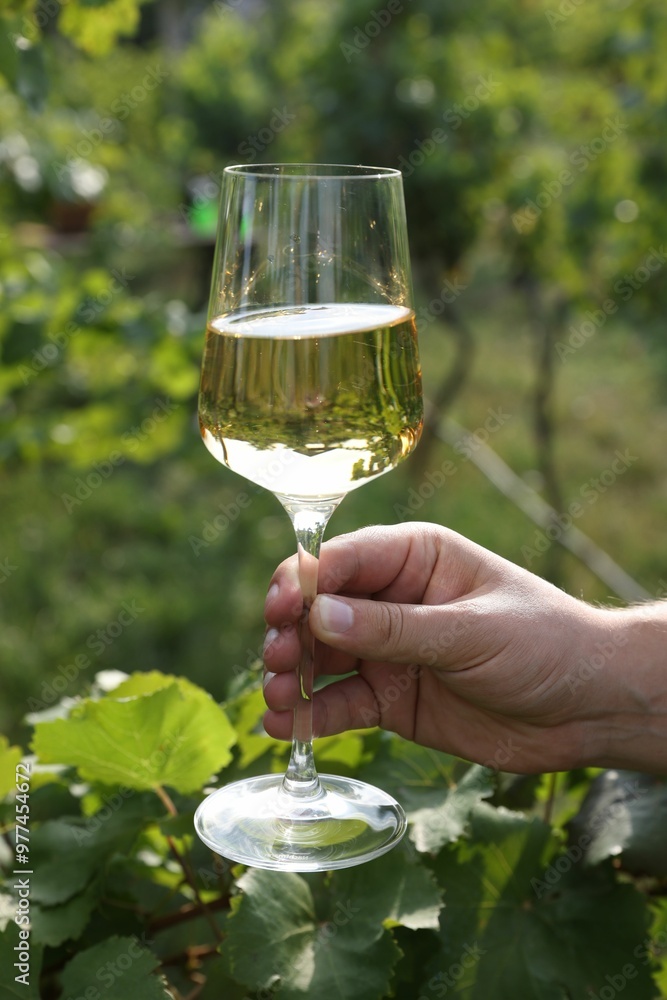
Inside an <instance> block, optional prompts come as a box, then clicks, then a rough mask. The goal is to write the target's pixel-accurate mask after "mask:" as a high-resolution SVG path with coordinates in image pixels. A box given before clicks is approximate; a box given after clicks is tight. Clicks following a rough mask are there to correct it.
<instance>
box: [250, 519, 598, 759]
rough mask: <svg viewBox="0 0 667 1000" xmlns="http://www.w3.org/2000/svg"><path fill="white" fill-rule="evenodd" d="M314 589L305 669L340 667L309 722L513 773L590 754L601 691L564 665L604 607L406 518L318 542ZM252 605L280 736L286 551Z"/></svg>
mask: <svg viewBox="0 0 667 1000" xmlns="http://www.w3.org/2000/svg"><path fill="white" fill-rule="evenodd" d="M319 590H320V596H318V597H317V598H316V599H315V601H314V603H313V606H312V608H311V610H310V617H309V624H310V629H311V632H312V633H313V635H314V636H315V637H316V639H317V640H318V642H317V646H316V656H315V661H316V664H317V673H318V674H319V675H322V674H328V675H334V676H336V675H350V676H344V677H342V679H340V680H338V681H335V682H333V683H331V684H329V685H328V686H326V687H324V688H323V689H321V690H319V691H317V692H316V693H315V695H314V699H313V722H314V731H315V734H316V735H318V736H326V735H331V734H333V733H339V732H342V731H344V730H346V729H355V728H362V727H365V726H373V725H380V726H382V727H383V728H385V729H389V730H392V731H393V732H396V733H398V734H399V735H401V736H403V737H406V738H407V739H411V740H415V741H416V742H418V743H421V744H423V745H424V746H428V747H433V748H436V749H438V750H444V751H447V752H449V753H453V754H456V755H458V756H461V757H464V758H466V759H469V760H475V761H478V762H480V763H485V764H487V765H488V766H493V767H496V768H502V769H503V770H509V771H515V772H518V773H534V772H540V771H545V770H548V771H553V770H564V769H568V768H572V767H576V766H581V765H583V764H585V763H592V762H593V761H594V759H595V756H596V753H598V754H599V753H602V751H601V750H600V746H599V733H598V730H599V724H598V723H599V720H600V719H601V718H603V717H604V714H605V712H606V711H607V710H608V709H609V708H611V701H613V694H612V693H611V692H609V691H605V690H603V691H602V692H599V691H598V694H597V697H596V699H592V698H590V697H588V698H586V697H581V696H579V695H578V694H577V691H576V684H575V685H573V683H572V677H573V673H572V668H573V665H574V664H576V663H577V662H578V661H579V660H581V659H582V658H584V659H585V658H586V656H591V655H592V654H593V653H594V651H595V650H596V649H597V648H598V647H599V646H600V644H604V643H605V642H607V643H609V640H610V638H611V637H612V636H613V634H614V629H615V628H616V627H617V626H616V617H615V616H616V613H615V612H614V611H607V610H605V609H599V608H594V607H592V606H590V605H587V604H585V603H583V602H582V601H578V600H576V599H575V598H573V597H570V596H568V595H567V594H565V593H563V592H562V591H560V590H558V589H557V588H556V587H554V586H552V585H551V584H549V583H547V582H546V581H544V580H542V579H540V578H539V577H537V576H534V575H533V574H532V573H529V572H528V571H527V570H524V569H521V568H520V567H518V566H515V565H514V564H513V563H510V562H508V561H506V560H504V559H502V558H501V557H499V556H496V555H494V554H493V553H491V552H488V551H487V550H485V549H484V548H482V547H481V546H479V545H476V544H475V543H473V542H471V541H469V540H468V539H465V538H463V537H462V536H461V535H458V534H456V533H455V532H453V531H449V530H448V529H446V528H443V527H440V526H439V525H435V524H418V523H414V522H412V523H409V524H403V525H399V526H395V527H374V528H366V529H364V530H362V531H358V532H355V533H353V534H350V535H344V536H340V537H338V538H335V539H333V540H332V541H330V542H327V543H326V544H325V545H324V546H323V547H322V554H321V559H320V572H319ZM323 592H324V593H323ZM332 594H335V595H337V596H335V597H332V596H328V595H332ZM265 610H266V621H267V623H268V625H269V631H268V633H267V642H266V646H265V664H266V666H267V669H268V671H269V673H267V679H266V682H265V698H266V702H267V705H268V707H269V710H268V711H267V713H266V715H265V720H264V724H265V728H266V730H267V732H268V733H269V734H270V735H271V736H274V737H276V738H278V739H289V737H290V735H291V730H292V717H293V716H292V710H293V709H294V707H295V705H296V703H297V700H298V697H299V686H298V678H297V676H296V673H295V669H294V668H295V665H296V663H297V662H298V655H299V649H298V645H299V643H298V634H297V630H296V627H295V626H296V623H297V622H298V620H299V617H300V615H301V611H302V601H301V592H300V588H299V581H298V575H297V562H296V557H292V558H290V559H288V560H286V561H285V562H283V563H282V564H281V565H280V566H279V567H278V569H277V571H276V573H275V574H274V577H273V580H272V584H271V587H270V589H269V594H268V596H267V600H266V609H265ZM596 687H597V685H596ZM608 701H609V702H610V704H609V705H607V702H608Z"/></svg>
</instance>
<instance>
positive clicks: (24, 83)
mask: <svg viewBox="0 0 667 1000" xmlns="http://www.w3.org/2000/svg"><path fill="white" fill-rule="evenodd" d="M16 92H17V94H19V96H20V97H22V98H23V100H24V101H25V102H26V104H27V105H28V107H29V108H30V110H31V111H41V110H42V108H43V107H44V101H45V100H46V96H47V94H48V92H49V79H48V76H47V74H46V65H45V62H44V51H43V49H42V46H41V45H30V46H29V47H28V48H25V49H20V50H19V54H18V63H17V68H16Z"/></svg>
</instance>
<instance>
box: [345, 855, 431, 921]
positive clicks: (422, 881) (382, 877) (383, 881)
mask: <svg viewBox="0 0 667 1000" xmlns="http://www.w3.org/2000/svg"><path fill="white" fill-rule="evenodd" d="M332 886H335V888H336V891H337V892H338V894H339V895H340V896H341V898H349V899H350V900H354V901H355V904H356V903H358V902H360V903H361V904H362V906H363V912H364V914H365V919H366V922H367V923H369V924H370V925H371V926H376V927H377V935H378V936H380V933H381V929H382V927H383V926H388V927H392V926H401V927H408V928H410V929H411V930H420V929H422V928H430V929H434V930H437V929H438V927H439V921H438V916H439V913H440V910H441V909H442V890H441V889H440V887H439V886H438V883H437V882H436V880H435V878H434V876H433V875H432V873H431V872H430V871H429V870H428V869H427V868H426V867H425V866H424V865H423V864H422V863H421V862H420V859H419V855H417V854H416V852H415V850H414V848H411V847H410V844H409V843H408V844H405V843H403V844H401V845H399V846H398V847H396V848H394V850H393V851H389V852H388V853H387V854H385V855H383V856H382V857H381V858H376V859H375V861H371V862H369V863H368V864H365V865H358V866H357V867H355V868H348V869H346V870H342V871H339V872H336V873H335V874H334V876H333V878H332Z"/></svg>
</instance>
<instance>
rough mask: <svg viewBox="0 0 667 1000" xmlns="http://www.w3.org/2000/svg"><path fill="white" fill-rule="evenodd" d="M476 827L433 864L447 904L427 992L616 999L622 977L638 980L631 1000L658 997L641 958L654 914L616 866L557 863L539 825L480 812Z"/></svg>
mask: <svg viewBox="0 0 667 1000" xmlns="http://www.w3.org/2000/svg"><path fill="white" fill-rule="evenodd" d="M470 827H471V829H470V838H469V839H468V840H461V841H460V842H459V843H458V844H457V845H456V846H450V847H448V848H446V849H445V850H444V851H443V852H442V853H441V855H440V856H439V858H438V859H437V862H436V863H435V871H436V874H437V877H438V880H439V881H440V884H441V885H442V886H443V887H444V888H445V903H446V905H445V907H444V909H443V911H442V914H441V917H440V926H441V930H440V941H441V947H440V951H439V953H438V955H437V956H436V957H435V958H434V959H433V960H432V961H431V962H430V963H429V964H428V965H427V967H426V971H425V979H424V982H423V983H422V984H421V990H422V992H423V993H428V992H429V991H431V993H433V992H434V991H435V992H437V991H438V990H444V989H455V991H456V995H457V996H460V997H461V998H462V1000H476V998H478V997H489V996H492V997H493V998H494V1000H510V998H511V1000H515V998H516V997H531V1000H561V998H563V997H577V998H582V1000H585V998H593V997H594V996H598V995H599V992H600V990H602V988H603V987H605V986H606V987H607V988H608V989H609V988H613V989H617V990H618V989H619V988H620V987H619V983H621V978H623V983H622V985H625V984H626V982H627V981H628V980H629V979H632V994H631V995H632V997H633V1000H649V998H651V997H653V996H654V988H653V984H652V981H651V977H650V973H649V971H648V970H647V969H646V968H642V967H641V966H640V965H639V964H638V962H637V959H636V955H635V948H636V947H637V946H638V945H639V944H640V943H641V941H642V940H643V939H644V938H645V937H646V933H647V917H648V914H647V910H646V906H645V904H644V901H643V899H642V897H641V896H640V894H639V893H638V892H637V891H636V890H635V889H634V888H633V887H632V886H630V885H620V884H618V883H617V882H616V881H615V876H614V872H613V869H612V868H611V867H610V866H604V867H599V868H597V869H592V870H591V869H585V868H584V867H583V866H581V865H579V866H578V867H577V862H576V861H574V860H573V859H572V858H568V857H567V855H558V856H557V857H555V856H554V850H555V849H556V847H557V843H556V838H555V836H554V834H553V831H552V830H551V828H550V827H548V826H547V825H546V824H544V823H542V822H540V821H539V820H529V819H527V818H526V817H524V816H521V815H519V814H516V813H510V812H508V811H507V810H504V809H502V808H501V809H491V808H490V807H489V806H486V805H482V806H478V807H477V808H476V809H475V811H474V813H473V815H472V817H471V824H470ZM578 857H580V855H579V856H578ZM550 860H551V861H552V864H551V865H549V864H548V862H549V861H550ZM552 870H553V872H555V874H556V876H557V877H556V878H553V879H552V878H550V877H549V876H548V874H547V873H548V872H550V871H552ZM630 966H631V967H632V970H631V972H630V974H629V975H628V969H629V968H630ZM624 968H625V972H624V971H623V970H624ZM614 984H616V985H614ZM628 995H629V994H628Z"/></svg>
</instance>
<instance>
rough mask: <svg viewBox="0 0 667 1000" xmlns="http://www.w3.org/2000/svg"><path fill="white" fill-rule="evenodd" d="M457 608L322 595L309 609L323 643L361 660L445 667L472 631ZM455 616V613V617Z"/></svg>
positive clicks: (311, 619) (311, 621)
mask: <svg viewBox="0 0 667 1000" xmlns="http://www.w3.org/2000/svg"><path fill="white" fill-rule="evenodd" d="M461 611H462V609H461V608H460V606H458V607H457V605H456V604H453V605H450V606H445V607H443V606H442V605H440V606H428V605H415V604H391V603H389V602H385V601H362V600H354V599H352V598H342V597H332V596H330V595H329V594H320V595H319V596H318V597H316V598H315V600H314V602H313V606H312V608H311V609H310V616H309V624H310V629H311V632H312V633H313V635H314V636H316V637H317V638H318V639H319V640H320V641H321V642H323V643H325V644H326V645H327V646H333V647H334V648H335V649H340V650H343V651H344V652H346V653H350V654H352V655H353V656H357V657H359V658H360V659H364V660H386V661H389V662H390V663H423V664H427V665H429V666H443V667H444V666H449V665H450V664H451V663H452V662H456V659H457V647H458V649H460V643H461V641H462V640H463V639H464V637H465V635H466V634H467V633H469V632H470V629H471V623H468V624H465V622H464V621H463V620H462V619H463V615H462V614H461V613H460V612H461ZM457 612H459V613H457Z"/></svg>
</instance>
